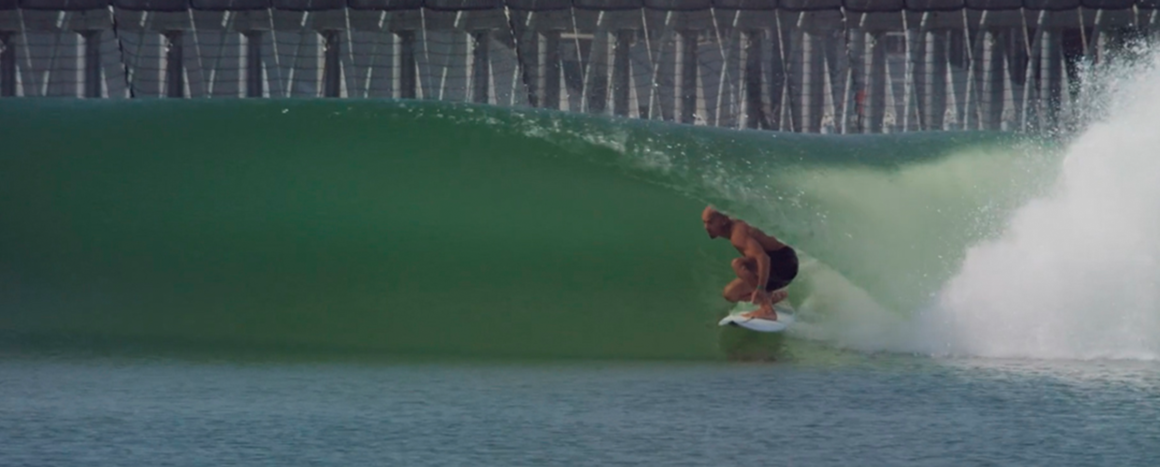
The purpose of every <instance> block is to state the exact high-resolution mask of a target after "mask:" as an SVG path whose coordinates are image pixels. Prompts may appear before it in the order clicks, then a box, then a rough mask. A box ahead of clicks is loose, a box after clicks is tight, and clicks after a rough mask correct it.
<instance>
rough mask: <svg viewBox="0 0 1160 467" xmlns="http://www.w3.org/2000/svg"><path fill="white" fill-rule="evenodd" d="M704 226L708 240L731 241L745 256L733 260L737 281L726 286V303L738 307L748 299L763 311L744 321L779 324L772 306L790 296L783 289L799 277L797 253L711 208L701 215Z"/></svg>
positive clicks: (749, 316) (747, 314)
mask: <svg viewBox="0 0 1160 467" xmlns="http://www.w3.org/2000/svg"><path fill="white" fill-rule="evenodd" d="M701 222H702V223H704V224H705V231H706V232H709V238H717V237H724V238H728V239H729V243H732V244H733V248H736V249H737V251H739V252H741V254H742V255H743V256H742V257H741V258H735V259H734V260H733V272H735V273H737V279H734V280H733V282H730V283H729V285H727V286H725V292H724V294H723V295H724V296H725V300H728V301H730V302H732V303H737V302H739V301H742V300H745V299H746V298H748V299H749V301H751V302H753V303H756V304H759V305H760V306H761V307H760V308H758V309H757V310H754V311H751V312H749V313H746V314H745V315H744V316H745V317H747V318H765V319H772V320H776V319H777V312H776V311H774V310H773V304H774V303H777V302H780V301H782V300H785V299H786V297H788V296H789V293H787V292H786V291H785V290H783V289H785V287H786V286H788V285H789V283H790V282H791V281H793V279H794V278H795V277H797V273H798V258H797V252H795V251H794V249H793V248H791V247H789V246H788V245H786V244H784V243H781V242H780V241H778V239H776V238H774V237H773V236H771V235H767V234H766V233H765V232H762V231H761V230H758V229H757V227H753V226H751V225H749V224H747V223H745V221H742V220H737V219H731V218H729V216H726V215H724V214H722V213H721V212H719V211H717V210H716V209H713V207H712V206H709V207H706V208H705V210H704V211H702V212H701ZM759 284H760V286H759ZM771 292H772V293H771Z"/></svg>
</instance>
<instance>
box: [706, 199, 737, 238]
mask: <svg viewBox="0 0 1160 467" xmlns="http://www.w3.org/2000/svg"><path fill="white" fill-rule="evenodd" d="M701 223H703V224H705V231H706V232H708V233H709V238H717V237H725V236H728V235H729V228H730V227H732V226H733V219H730V218H729V216H726V215H724V214H721V212H720V211H718V210H716V209H714V208H713V206H706V207H705V210H704V211H701Z"/></svg>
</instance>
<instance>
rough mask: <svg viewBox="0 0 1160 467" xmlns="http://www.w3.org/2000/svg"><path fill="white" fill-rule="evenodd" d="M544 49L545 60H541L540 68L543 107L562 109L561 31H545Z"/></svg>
mask: <svg viewBox="0 0 1160 467" xmlns="http://www.w3.org/2000/svg"><path fill="white" fill-rule="evenodd" d="M543 37H544V47H543V49H542V53H543V54H544V55H543V59H542V60H540V66H542V67H543V71H542V72H541V76H543V79H544V82H543V85H542V86H540V92H541V93H542V94H541V95H542V96H543V99H542V100H541V102H542V105H543V106H544V107H545V108H549V109H559V108H560V31H545V32H544V34H543Z"/></svg>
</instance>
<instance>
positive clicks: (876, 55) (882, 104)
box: [865, 32, 886, 133]
mask: <svg viewBox="0 0 1160 467" xmlns="http://www.w3.org/2000/svg"><path fill="white" fill-rule="evenodd" d="M885 38H886V36H885V34H884V33H882V32H872V33H869V37H868V38H867V42H868V43H869V49H870V53H869V54H867V55H868V57H867V58H869V60H870V71H869V73H868V75H869V76H867V86H866V88H867V91H866V93H867V94H868V96H867V97H866V101H867V109H866V128H865V132H866V133H882V131H883V124H884V123H885V119H886V42H885V40H884V39H885Z"/></svg>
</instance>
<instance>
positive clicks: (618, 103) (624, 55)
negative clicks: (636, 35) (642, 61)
mask: <svg viewBox="0 0 1160 467" xmlns="http://www.w3.org/2000/svg"><path fill="white" fill-rule="evenodd" d="M632 36H633V31H632V30H629V29H625V30H620V31H617V32H616V48H615V50H614V51H613V59H612V112H613V113H615V114H616V115H619V116H621V117H625V116H628V90H629V86H631V82H630V81H629V74H630V70H629V67H630V66H631V62H630V61H629V60H628V58H629V57H628V52H629V48H630V47H632Z"/></svg>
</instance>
